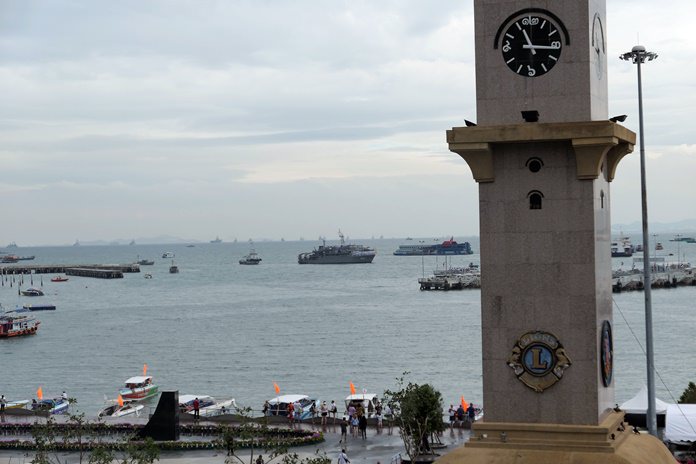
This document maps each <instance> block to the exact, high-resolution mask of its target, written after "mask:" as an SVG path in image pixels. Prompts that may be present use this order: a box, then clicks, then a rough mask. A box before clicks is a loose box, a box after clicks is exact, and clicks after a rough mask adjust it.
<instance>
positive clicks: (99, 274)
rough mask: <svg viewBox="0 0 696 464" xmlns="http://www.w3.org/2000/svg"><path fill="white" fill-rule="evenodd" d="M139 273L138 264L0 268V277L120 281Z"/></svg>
mask: <svg viewBox="0 0 696 464" xmlns="http://www.w3.org/2000/svg"><path fill="white" fill-rule="evenodd" d="M130 272H140V265H138V264H38V265H30V266H25V265H18V266H0V274H1V275H23V274H26V275H29V274H66V275H71V276H80V277H94V278H98V279H120V278H123V274H124V273H130Z"/></svg>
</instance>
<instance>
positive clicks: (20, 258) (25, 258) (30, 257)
mask: <svg viewBox="0 0 696 464" xmlns="http://www.w3.org/2000/svg"><path fill="white" fill-rule="evenodd" d="M34 258H36V256H34V255H31V256H20V257H19V261H32V260H33V259H34Z"/></svg>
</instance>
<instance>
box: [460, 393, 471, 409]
mask: <svg viewBox="0 0 696 464" xmlns="http://www.w3.org/2000/svg"><path fill="white" fill-rule="evenodd" d="M461 401H462V408H464V410H466V408H468V407H469V405H468V404H466V401H464V395H462V400H461Z"/></svg>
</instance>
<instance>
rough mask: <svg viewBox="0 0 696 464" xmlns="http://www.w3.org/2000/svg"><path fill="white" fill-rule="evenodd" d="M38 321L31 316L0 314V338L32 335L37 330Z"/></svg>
mask: <svg viewBox="0 0 696 464" xmlns="http://www.w3.org/2000/svg"><path fill="white" fill-rule="evenodd" d="M39 324H41V322H40V321H37V320H36V318H35V317H33V316H25V315H21V316H16V315H13V314H9V313H5V314H4V315H0V338H9V337H18V336H20V335H34V334H35V333H36V331H37V330H39Z"/></svg>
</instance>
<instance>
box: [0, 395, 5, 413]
mask: <svg viewBox="0 0 696 464" xmlns="http://www.w3.org/2000/svg"><path fill="white" fill-rule="evenodd" d="M6 403H7V400H6V399H5V395H0V413H3V412H5V404H6Z"/></svg>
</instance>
